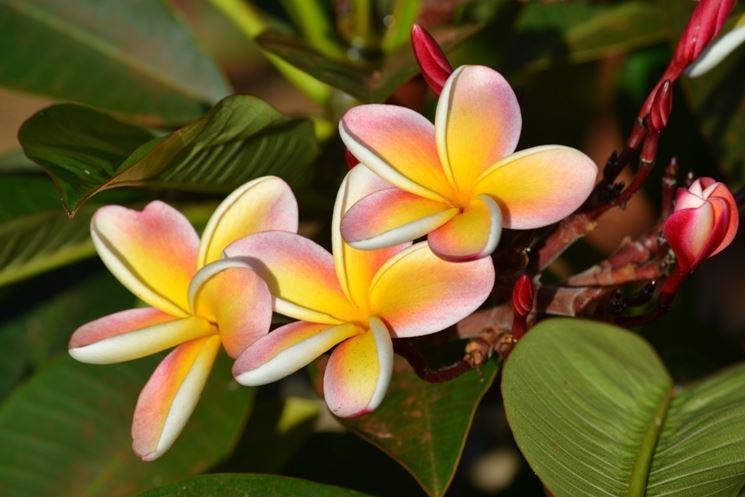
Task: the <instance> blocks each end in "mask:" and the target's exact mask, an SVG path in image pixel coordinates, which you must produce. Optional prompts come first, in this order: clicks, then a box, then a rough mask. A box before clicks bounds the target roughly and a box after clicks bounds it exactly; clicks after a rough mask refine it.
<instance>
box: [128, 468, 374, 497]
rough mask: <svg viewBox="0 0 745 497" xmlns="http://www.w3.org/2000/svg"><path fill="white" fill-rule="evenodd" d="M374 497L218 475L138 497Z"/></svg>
mask: <svg viewBox="0 0 745 497" xmlns="http://www.w3.org/2000/svg"><path fill="white" fill-rule="evenodd" d="M207 496H210V497H289V496H297V497H306V496H307V497H370V496H368V495H367V494H362V493H359V492H355V491H354V490H348V489H346V488H341V487H335V486H331V485H322V484H320V483H315V482H312V481H307V480H299V479H297V478H289V477H287V476H273V475H234V474H215V475H206V476H200V477H199V478H194V479H193V480H187V481H183V482H181V483H177V484H175V485H169V486H167V487H162V488H156V489H154V490H150V491H148V492H144V493H141V494H139V495H138V497H207Z"/></svg>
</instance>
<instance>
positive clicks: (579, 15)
mask: <svg viewBox="0 0 745 497" xmlns="http://www.w3.org/2000/svg"><path fill="white" fill-rule="evenodd" d="M514 29H515V34H514V35H513V37H512V39H511V40H510V44H509V48H508V49H507V50H506V52H505V53H506V59H505V65H506V69H513V70H514V69H519V70H521V71H522V70H524V71H533V70H538V69H543V68H545V67H547V66H549V65H551V64H554V63H556V62H559V61H561V62H572V63H577V62H587V61H590V60H597V59H600V58H603V57H608V56H611V55H615V54H620V53H626V52H628V51H631V50H634V49H637V48H640V47H643V46H648V45H651V44H654V43H658V42H660V41H662V40H664V39H665V36H666V32H665V28H664V25H663V24H662V22H661V19H660V14H659V10H658V9H657V7H656V6H655V5H654V4H650V3H648V2H638V1H637V2H623V3H621V4H619V5H613V4H591V3H590V2H576V3H562V2H559V3H551V4H543V3H529V4H527V5H525V7H524V8H523V10H522V13H521V15H520V17H519V18H518V21H517V23H516V25H515V28H514Z"/></svg>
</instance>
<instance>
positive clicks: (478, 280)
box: [225, 165, 494, 417]
mask: <svg viewBox="0 0 745 497" xmlns="http://www.w3.org/2000/svg"><path fill="white" fill-rule="evenodd" d="M381 188H390V185H389V184H386V183H385V182H383V181H382V180H380V179H379V178H378V177H376V176H375V175H374V174H373V173H371V172H370V171H369V170H367V169H366V168H365V167H364V166H360V165H358V166H356V167H355V168H354V169H352V170H351V171H350V172H349V174H348V175H347V178H346V179H345V181H344V183H343V184H342V186H341V189H340V191H339V194H338V196H337V199H336V205H335V209H334V217H333V226H332V242H333V255H332V254H329V253H328V252H327V251H326V250H325V249H323V248H322V247H320V246H319V245H317V244H316V243H314V242H312V241H311V240H308V239H306V238H303V237H301V236H299V235H296V234H292V233H282V232H270V233H258V234H255V235H251V236H249V237H247V238H244V239H242V240H240V241H238V242H236V243H234V244H232V245H231V246H229V247H228V248H227V250H226V251H225V253H226V255H228V256H230V257H244V258H245V260H247V261H249V262H250V263H251V264H252V265H254V266H255V267H256V269H257V272H259V274H261V276H262V277H263V278H264V279H265V281H266V282H267V284H268V285H269V288H270V290H271V292H272V295H273V296H274V309H275V310H276V311H277V312H279V313H281V314H284V315H286V316H289V317H292V318H296V319H299V320H300V321H297V322H294V323H291V324H288V325H285V326H282V327H280V328H278V329H276V330H274V331H272V332H271V333H269V334H268V335H266V336H264V337H262V338H261V339H259V340H258V341H256V342H255V343H253V344H252V345H250V346H249V347H248V348H247V349H246V350H245V351H244V352H243V353H242V354H241V355H240V357H238V360H237V361H236V362H235V365H234V368H233V374H234V375H235V378H236V379H237V380H238V382H239V383H241V384H243V385H262V384H266V383H270V382H273V381H276V380H279V379H280V378H283V377H285V376H287V375H289V374H291V373H293V372H295V371H297V370H299V369H300V368H302V367H303V366H305V365H307V364H309V363H310V362H311V361H313V360H314V359H316V358H317V357H319V356H320V355H321V354H323V353H324V352H326V351H328V350H329V349H331V348H332V347H335V348H334V350H333V352H332V353H331V356H330V358H329V361H328V364H327V366H326V369H325V373H324V379H323V383H324V396H325V399H326V403H327V404H328V406H329V408H330V409H331V411H332V412H333V413H334V414H336V415H337V416H342V417H353V416H360V415H363V414H365V413H368V412H370V411H372V410H373V409H375V408H376V407H377V406H378V405H379V404H380V402H381V401H382V400H383V396H384V395H385V392H386V390H387V388H388V384H389V381H390V378H391V374H392V371H393V347H392V341H391V338H396V337H414V336H420V335H426V334H429V333H434V332H436V331H439V330H442V329H444V328H446V327H448V326H450V325H452V324H454V323H456V322H458V321H459V320H461V319H462V318H464V317H465V316H467V315H469V314H470V313H471V312H473V311H474V310H475V309H476V308H478V306H479V305H480V304H481V303H482V302H483V301H484V300H485V299H486V297H487V296H488V295H489V293H490V291H491V288H492V286H493V284H494V267H493V265H492V262H491V260H490V259H481V260H477V261H472V262H467V263H463V264H455V263H451V262H447V261H444V260H442V259H440V258H439V257H437V256H435V255H434V254H433V253H432V251H431V250H430V249H429V248H428V246H427V244H426V243H420V244H417V245H410V244H399V245H396V246H393V247H389V248H386V249H380V250H372V251H360V250H356V249H354V248H352V247H351V246H349V245H348V244H346V243H345V242H344V241H343V240H342V238H341V234H340V231H339V224H340V220H341V216H342V214H343V213H344V212H345V211H346V210H347V209H348V207H349V206H350V205H352V204H353V203H354V202H356V201H357V200H358V199H360V198H362V197H364V196H366V195H368V194H370V193H371V192H374V191H378V190H380V189H381Z"/></svg>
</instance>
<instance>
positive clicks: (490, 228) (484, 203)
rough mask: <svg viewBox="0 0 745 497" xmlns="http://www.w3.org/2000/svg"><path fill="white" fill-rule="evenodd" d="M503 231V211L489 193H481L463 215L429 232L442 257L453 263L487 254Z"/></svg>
mask: <svg viewBox="0 0 745 497" xmlns="http://www.w3.org/2000/svg"><path fill="white" fill-rule="evenodd" d="M501 234H502V212H501V211H500V210H499V206H498V205H497V203H496V202H495V201H494V199H492V198H491V197H489V196H488V195H479V196H478V197H476V198H474V199H473V201H471V205H470V206H469V207H468V208H467V209H465V210H464V211H463V212H462V213H461V214H458V215H457V216H455V217H454V218H453V219H451V220H450V221H448V222H447V223H446V224H444V225H443V226H441V227H439V228H437V229H436V230H435V231H433V232H432V233H430V234H429V237H427V241H428V242H429V247H430V248H431V249H432V251H433V252H434V253H435V254H437V255H438V256H439V257H441V258H443V259H445V260H448V261H453V262H463V261H472V260H474V259H480V258H482V257H486V256H488V255H489V254H491V253H492V252H494V249H496V248H497V243H499V237H500V235H501Z"/></svg>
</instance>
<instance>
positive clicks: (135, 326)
mask: <svg viewBox="0 0 745 497" xmlns="http://www.w3.org/2000/svg"><path fill="white" fill-rule="evenodd" d="M214 333H215V329H214V328H213V327H212V325H211V324H210V323H209V322H208V321H206V320H204V319H201V318H197V317H188V318H174V317H173V316H169V315H168V314H165V313H163V312H161V311H159V310H158V309H153V308H151V307H150V308H143V309H129V310H126V311H121V312H117V313H115V314H110V315H108V316H104V317H102V318H99V319H96V320H95V321H91V322H90V323H88V324H84V325H83V326H81V327H80V328H78V329H77V330H75V333H73V334H72V337H71V338H70V345H69V348H70V350H69V352H70V355H71V356H72V357H73V358H74V359H75V360H78V361H80V362H87V363H90V364H112V363H115V362H122V361H129V360H132V359H138V358H140V357H145V356H148V355H150V354H155V353H156V352H160V351H161V350H166V349H169V348H171V347H173V346H175V345H178V344H180V343H183V342H187V341H189V340H193V339H194V338H198V337H202V336H206V335H211V334H214Z"/></svg>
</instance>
